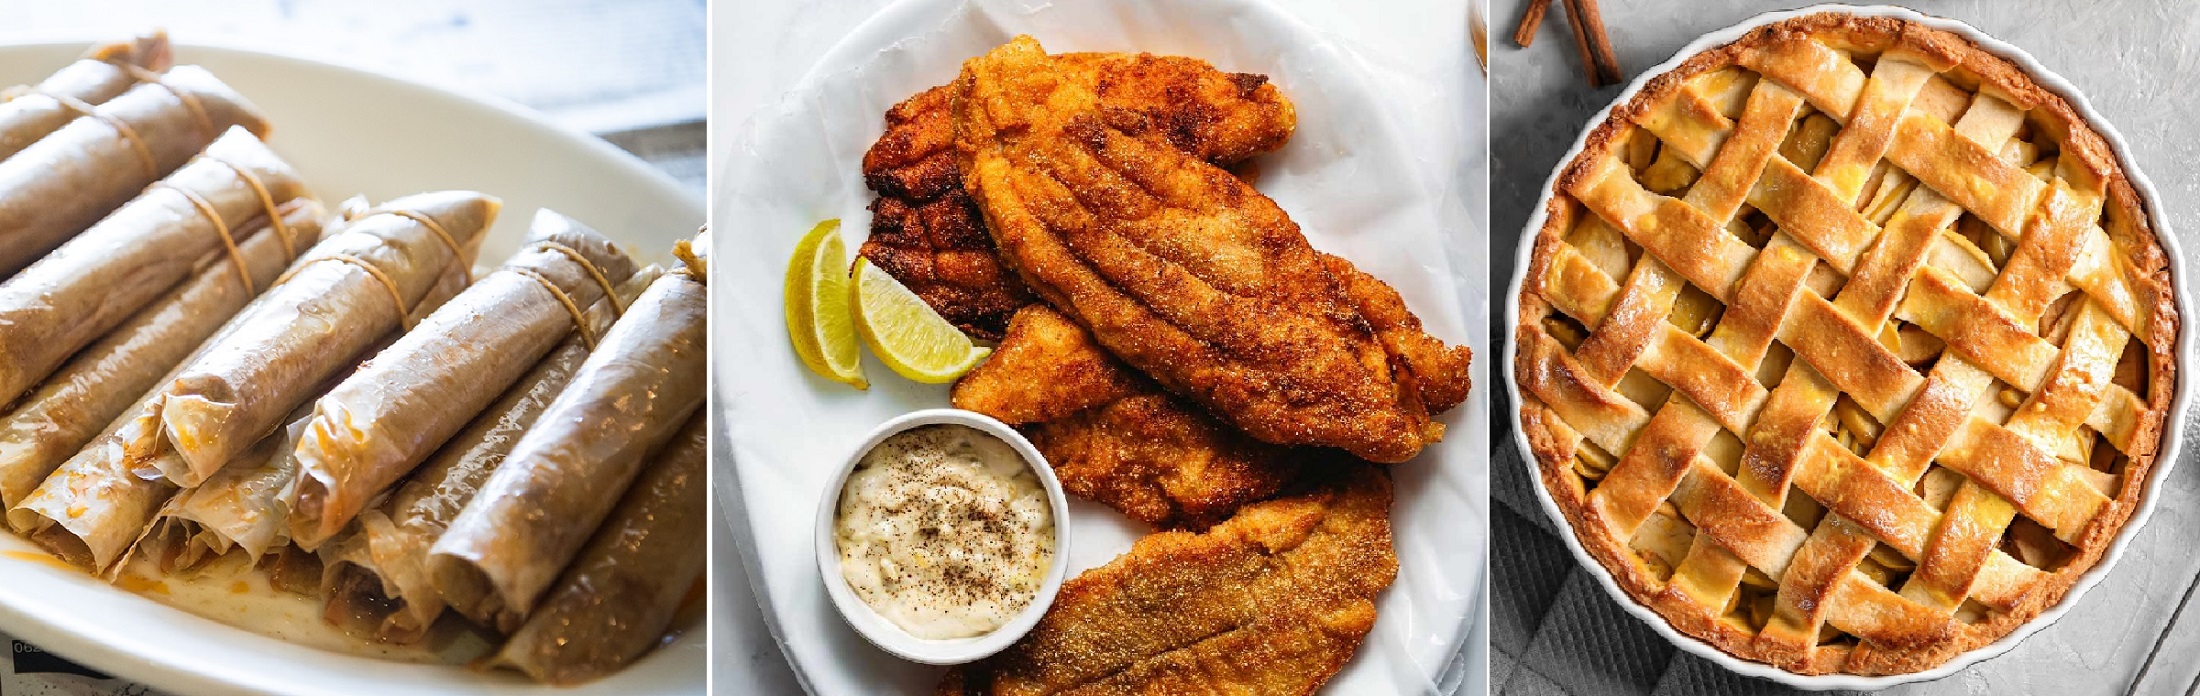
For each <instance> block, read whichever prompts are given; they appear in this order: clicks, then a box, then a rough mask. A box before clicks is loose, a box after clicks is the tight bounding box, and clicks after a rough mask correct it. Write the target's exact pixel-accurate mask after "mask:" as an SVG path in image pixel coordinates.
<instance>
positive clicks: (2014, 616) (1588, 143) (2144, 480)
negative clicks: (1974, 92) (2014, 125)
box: [1513, 12, 2178, 674]
mask: <svg viewBox="0 0 2200 696" xmlns="http://www.w3.org/2000/svg"><path fill="white" fill-rule="evenodd" d="M1804 37H1809V38H1815V39H1817V40H1820V41H1823V42H1826V43H1829V44H1833V45H1835V46H1839V47H1845V48H1855V49H1860V50H1864V51H1874V52H1876V51H1885V50H1888V49H1890V48H1896V47H1900V48H1902V49H1905V50H1908V51H1914V52H1917V53H1919V54H1922V55H1924V56H1926V57H1927V58H1928V59H1930V60H1934V61H1936V62H1941V61H1944V62H1946V63H1950V64H1953V65H1954V69H1953V70H1952V71H1950V72H1948V73H1944V74H1946V75H1950V76H1952V77H1953V78H1954V79H1960V80H1969V81H1974V82H1975V84H1976V86H1978V87H1979V88H1980V89H1982V90H1990V91H1991V92H1992V93H1994V94H1995V95H1996V96H1998V97H2001V98H2003V99H2004V100H2005V101H2009V102H2010V103H2012V104H2015V105H2018V106H2020V107H2023V108H2025V109H2027V110H2029V111H2030V112H2031V113H2030V116H2031V120H2032V121H2033V122H2035V123H2038V122H2043V121H2044V122H2045V123H2046V124H2049V127H2053V128H2059V129H2060V130H2061V131H2062V132H2058V133H2055V135H2056V136H2057V138H2056V140H2057V141H2058V142H2059V143H2060V144H2061V146H2062V148H2063V152H2064V154H2065V157H2066V159H2067V158H2074V159H2075V161H2077V162H2079V163H2082V164H2083V165H2084V166H2085V167H2087V168H2088V169H2090V170H2091V171H2092V172H2093V173H2094V175H2096V176H2099V177H2100V178H2101V179H2102V183H2103V185H2104V188H2105V191H2106V196H2105V201H2104V205H2105V209H2106V210H2105V216H2106V217H2107V218H2108V220H2109V224H2107V225H2104V229H2105V230H2106V231H2107V232H2108V234H2109V237H2110V239H2111V240H2112V241H2113V242H2114V243H2115V245H2116V250H2117V252H2119V253H2121V254H2123V255H2124V257H2125V258H2124V260H2125V261H2126V262H2127V263H2129V267H2128V269H2127V275H2128V276H2129V280H2130V282H2131V286H2132V288H2133V290H2134V292H2135V293H2136V294H2137V295H2138V296H2139V297H2138V298H2137V300H2138V302H2137V305H2138V308H2139V309H2140V311H2141V312H2142V317H2141V318H2140V324H2141V326H2140V327H2138V335H2137V336H2135V338H2136V339H2137V340H2141V341H2143V342H2144V344H2145V345H2146V346H2147V347H2148V348H2149V353H2148V364H2149V367H2150V370H2149V372H2148V374H2149V377H2148V380H2147V387H2146V390H2145V394H2146V410H2145V412H2144V413H2143V414H2142V415H2141V421H2140V422H2139V423H2138V424H2136V426H2135V428H2134V432H2135V435H2134V436H2133V438H2132V441H2133V442H2134V443H2137V444H2135V445H2134V446H2133V448H2132V451H2130V452H2129V453H2128V455H2129V462H2128V463H2127V464H2126V465H2125V467H2124V469H2123V471H2122V472H2121V474H2120V478H2121V480H2122V482H2123V485H2122V486H2121V487H2120V489H2119V490H2118V491H2117V495H2116V496H2115V503H2114V505H2112V506H2110V508H2109V509H2107V510H2106V511H2104V512H2103V513H2101V514H2099V515H2098V516H2096V517H2094V518H2093V519H2092V521H2091V522H2090V523H2088V524H2087V526H2086V527H2085V528H2084V531H2083V532H2082V533H2081V534H2080V535H2079V536H2078V538H2077V539H2076V540H2075V542H2074V544H2073V545H2074V546H2075V547H2076V551H2075V552H2074V553H2073V554H2072V555H2071V556H2070V557H2069V558H2068V560H2067V561H2066V562H2065V565H2063V566H2062V567H2061V568H2059V569H2057V570H2055V571H2052V572H2051V573H2050V574H2048V575H2047V576H2045V577H2043V578H2042V579H2041V580H2040V581H2038V582H2037V583H2036V584H2035V585H2034V586H2033V587H2032V589H2031V590H2030V591H2029V592H2028V593H2027V594H2026V595H2025V596H2024V597H2023V599H2021V600H2019V601H2018V602H2017V603H2016V604H2015V606H2013V607H2011V608H2010V609H2009V610H2007V611H2000V612H1995V613H1993V614H1992V615H1990V617H1989V618H1988V619H1986V620H1984V621H1981V622H1979V623H1976V624H1969V625H1967V626H1964V627H1962V628H1960V629H1959V630H1958V631H1956V632H1955V633H1954V634H1953V635H1951V636H1949V637H1948V638H1946V639H1944V640H1940V641H1937V642H1933V643H1930V644H1925V645H1919V646H1916V647H1915V649H1912V650H1894V649H1886V648H1883V647H1879V646H1874V645H1871V644H1863V645H1861V646H1858V647H1855V648H1853V649H1832V650H1829V649H1819V650H1816V651H1814V652H1815V653H1816V654H1815V655H1813V657H1812V659H1811V661H1810V663H1809V664H1807V665H1793V664H1789V665H1783V666H1784V667H1785V668H1787V669H1790V670H1791V671H1796V672H1800V673H1804V674H1825V673H1836V672H1847V673H1857V674H1900V673H1910V672H1918V671H1923V670H1926V669H1931V668H1933V667H1935V666H1938V665H1940V664H1942V663H1944V662H1946V661H1947V660H1949V659H1952V658H1953V657H1955V656H1957V655H1959V654H1962V653H1964V652H1968V651H1971V650H1975V649H1977V648H1980V647H1982V646H1985V645H1987V644H1988V643H1991V642H1993V641H1995V640H1998V639H2000V638H2001V637H2003V636H2005V635H2007V634H2009V633H2010V632H2011V631H2013V630H2016V629H2017V628H2018V627H2020V626H2022V625H2023V624H2025V623H2027V622H2029V621H2031V620H2033V619H2034V618H2036V617H2037V616H2038V615H2039V614H2040V613H2041V612H2042V611H2044V610H2045V609H2047V608H2048V607H2052V606H2054V605H2056V604H2057V603H2059V602H2060V601H2061V600H2062V598H2063V597H2064V596H2065V595H2066V594H2067V593H2068V592H2069V591H2070V589H2071V588H2072V586H2073V585H2074V584H2075V583H2076V582H2077V581H2078V579H2079V577H2080V576H2081V575H2083V574H2084V573H2085V572H2086V571H2088V570H2090V569H2092V568H2093V567H2094V565H2095V564H2096V563H2097V562H2098V561H2099V559H2100V557H2101V556H2102V554H2103V553H2105V552H2106V551H2107V549H2108V547H2109V545H2110V543H2112V542H2113V541H2114V539H2115V536H2116V534H2117V533H2118V532H2119V531H2121V530H2122V528H2123V526H2124V524H2125V523H2126V522H2127V521H2128V520H2129V517H2130V515H2131V513H2132V512H2133V511H2134V510H2136V509H2137V508H2138V507H2139V505H2140V503H2141V498H2142V496H2144V495H2146V493H2147V488H2148V485H2147V484H2148V477H2149V476H2150V474H2151V472H2152V470H2153V466H2154V464H2155V461H2154V459H2155V456H2156V454H2157V447H2158V443H2159V442H2160V438H2161V434H2162V428H2163V427H2164V425H2165V423H2164V414H2165V413H2166V412H2167V411H2168V408H2169V404H2170V400H2171V397H2172V396H2173V394H2174V391H2175V386H2176V369H2177V367H2178V366H2177V364H2176V355H2177V349H2176V345H2177V341H2176V330H2177V321H2178V315H2177V312H2176V308H2175V304H2174V302H2175V300H2174V296H2173V295H2172V290H2171V288H2172V287H2173V286H2172V285H2171V283H2172V281H2171V279H2170V278H2169V269H2168V263H2167V259H2166V256H2165V255H2164V252H2163V250H2162V247H2161V245H2160V243H2159V242H2158V240H2157V237H2156V233H2155V231H2154V230H2153V229H2152V225H2151V224H2150V218H2149V216H2148V214H2147V210H2146V205H2147V203H2146V202H2145V201H2143V200H2141V199H2140V197H2139V195H2138V193H2137V191H2136V190H2135V188H2134V187H2133V185H2132V183H2131V181H2130V180H2129V178H2128V177H2127V176H2126V174H2125V172H2124V170H2123V167H2122V165H2121V163H2120V161H2119V160H2118V158H2117V157H2116V154H2115V152H2114V150H2113V148H2112V147H2110V145H2109V144H2108V142H2107V140H2106V139H2105V138H2103V137H2102V136H2101V135H2100V133H2099V132H2097V131H2096V130H2095V129H2094V128H2093V126H2092V125H2091V124H2090V123H2088V122H2087V121H2086V120H2085V119H2084V118H2082V117H2081V115H2080V114H2079V113H2078V112H2077V110H2076V108H2075V107H2073V106H2072V105H2071V104H2070V103H2069V102H2068V101H2067V100H2065V99H2064V98H2063V97H2062V96H2061V95H2059V94H2057V93H2056V92H2054V91H2053V90H2050V89H2048V88H2046V87H2044V86H2042V85H2040V84H2039V83H2037V82H2036V81H2034V79H2033V78H2032V76H2031V75H2029V74H2028V73H2026V72H2025V71H2024V70H2023V69H2022V68H2020V67H2019V66H2017V65H2015V64H2014V63H2011V62H2010V61H2008V60H2006V59H2004V58H2002V57H2000V56H1998V55H1995V54H1994V53H1992V52H1990V51H1988V50H1986V49H1984V48H1982V47H1980V46H1978V45H1977V44H1976V43H1974V42H1972V41H1971V40H1969V39H1967V38H1964V37H1962V36H1960V35H1957V34H1953V33H1950V32H1946V31H1942V30H1938V29H1934V28H1931V27H1928V26H1925V25H1922V24H1919V23H1915V22H1911V21H1907V20H1902V19H1895V18H1888V17H1858V16H1852V15H1847V14H1841V13H1830V12H1829V13H1819V14H1813V15H1809V16H1804V17H1798V18H1794V19H1789V20H1784V21H1781V22H1776V23H1772V24H1769V25H1766V26H1763V27H1759V28H1756V29H1754V30H1751V31H1750V32H1748V33H1747V34H1745V35H1744V36H1743V37H1741V38H1740V39H1738V40H1736V41H1735V42H1733V43H1730V44H1726V45H1723V46H1718V47H1714V48H1711V49H1708V50H1706V51H1703V52H1701V53H1698V54H1695V55H1693V56H1690V57H1689V58H1687V59H1685V60H1683V61H1682V62H1681V63H1680V64H1679V65H1678V66H1676V67H1675V68H1673V69H1672V70H1670V71H1668V72H1665V73H1662V74H1659V75H1656V76H1654V77H1652V78H1650V79H1649V80H1648V81H1647V82H1645V83H1644V84H1643V86H1642V88H1641V89H1640V90H1639V91H1638V92H1637V94H1636V95H1635V96H1634V97H1633V98H1632V99H1630V100H1629V101H1628V102H1627V103H1624V104H1618V105H1615V106H1614V107H1613V109H1612V111H1611V113H1610V114H1609V117H1608V118H1606V119H1605V120H1604V121H1602V122H1601V123H1599V124H1597V125H1596V126H1595V127H1594V128H1593V129H1591V130H1590V132H1589V133H1588V134H1587V135H1586V136H1585V139H1584V144H1583V146H1582V150H1581V154H1580V155H1578V156H1576V157H1575V158H1574V159H1572V160H1571V161H1569V162H1567V163H1565V164H1564V165H1563V169H1562V170H1561V172H1560V174H1559V175H1558V176H1557V177H1556V179H1555V182H1554V187H1553V189H1552V191H1551V192H1550V193H1548V194H1547V195H1548V198H1547V199H1546V203H1545V209H1544V212H1545V213H1546V216H1547V217H1546V220H1545V222H1544V225H1543V226H1542V228H1541V229H1539V230H1538V231H1537V233H1536V235H1535V238H1534V240H1533V242H1532V243H1533V252H1532V254H1531V256H1530V260H1529V262H1528V267H1527V269H1526V271H1525V273H1526V275H1525V276H1524V277H1525V278H1526V279H1528V280H1527V282H1525V283H1524V284H1523V287H1522V289H1521V292H1520V297H1519V311H1518V314H1517V316H1516V320H1517V321H1518V322H1519V323H1518V324H1517V325H1516V326H1517V328H1516V331H1515V335H1514V340H1515V345H1516V346H1520V348H1519V353H1518V357H1517V359H1516V360H1515V364H1514V366H1513V369H1514V373H1515V379H1516V380H1521V381H1522V383H1523V384H1525V383H1526V382H1525V380H1527V379H1529V378H1530V377H1531V375H1533V374H1534V373H1536V372H1537V371H1538V370H1539V369H1540V367H1541V366H1540V365H1538V364H1536V362H1535V358H1534V356H1533V355H1532V354H1531V351H1530V350H1529V349H1528V348H1527V347H1526V346H1528V345H1530V344H1531V343H1532V342H1534V341H1539V340H1544V341H1547V340H1549V339H1548V338H1547V337H1545V336H1543V335H1542V331H1541V329H1540V328H1539V324H1540V322H1542V321H1543V320H1544V319H1545V318H1546V317H1549V316H1551V315H1552V314H1554V312H1555V309H1554V307H1553V306H1552V304H1551V303H1550V301H1549V300H1548V299H1547V298H1546V297H1544V296H1543V295H1542V293H1541V289H1540V287H1539V286H1538V283H1537V279H1539V278H1542V277H1544V275H1545V271H1546V269H1547V268H1548V267H1549V265H1550V264H1551V263H1552V255H1553V254H1554V253H1556V251H1557V249H1558V248H1559V246H1560V244H1561V242H1562V240H1563V238H1564V236H1565V234H1566V233H1567V231H1568V230H1570V229H1572V228H1573V227H1574V223H1575V220H1576V218H1577V216H1578V215H1580V214H1582V212H1583V211H1581V209H1580V207H1579V204H1578V203H1576V202H1574V201H1573V199H1572V198H1571V196H1569V195H1567V193H1566V192H1568V191H1571V190H1576V188H1577V186H1579V185H1581V184H1583V183H1585V182H1586V181H1587V180H1588V177H1590V176H1591V173H1592V167H1593V165H1594V163H1595V161H1596V159H1597V157H1596V156H1595V155H1598V154H1601V153H1608V152H1611V151H1613V149H1614V148H1616V147H1619V146H1620V145H1621V143H1622V140H1623V138H1624V136H1625V135H1626V134H1627V129H1628V128H1629V127H1631V126H1632V124H1633V123H1634V122H1635V121H1636V120H1637V119H1638V118H1640V117H1642V116H1644V115H1645V114H1646V113H1648V111H1649V110H1650V109H1651V108H1652V107H1653V106H1655V105H1657V104H1659V103H1661V102H1662V101H1664V100H1668V99H1671V98H1673V97H1674V96H1675V95H1676V94H1677V93H1678V92H1679V91H1680V90H1681V89H1682V88H1683V87H1684V86H1686V85H1687V84H1688V82H1689V81H1690V80H1692V79H1693V78H1695V77H1698V76H1701V75H1705V74H1709V73H1711V72H1714V71H1717V70H1719V69H1722V68H1725V67H1728V66H1733V65H1736V64H1737V62H1738V60H1739V58H1740V57H1741V56H1742V54H1743V53H1744V52H1747V51H1750V50H1753V49H1756V48H1759V47H1762V46H1766V45H1769V44H1772V43H1775V42H1780V41H1787V40H1793V39H1796V38H1804ZM1520 398H1521V402H1522V403H1521V404H1520V411H1519V418H1520V421H1519V424H1520V427H1521V435H1522V437H1523V438H1524V439H1525V441H1526V442H1527V444H1528V447H1529V450H1530V451H1531V452H1532V454H1533V456H1534V457H1535V460H1536V466H1537V471H1538V473H1539V478H1540V480H1541V482H1542V485H1543V488H1544V490H1545V491H1546V492H1548V493H1549V494H1550V496H1551V499H1552V501H1553V502H1554V503H1556V505H1557V507H1558V509H1559V510H1560V512H1561V513H1562V514H1563V515H1564V516H1565V518H1566V521H1567V524H1568V527H1569V528H1570V529H1571V530H1572V533H1573V535H1574V538H1575V539H1576V541H1578V542H1579V543H1580V545H1581V548H1582V549H1583V550H1584V551H1586V552H1587V553H1588V554H1589V555H1590V556H1592V557H1594V558H1595V559H1596V561H1597V562H1598V564H1599V565H1601V566H1603V567H1604V568H1605V569H1606V570H1608V571H1610V573H1611V577H1612V578H1613V580H1614V581H1615V582H1616V584H1617V585H1618V586H1619V587H1620V589H1622V590H1623V591H1625V592H1626V593H1627V595H1628V596H1629V597H1631V598H1633V599H1634V600H1635V601H1636V602H1638V603H1640V604H1641V605H1643V606H1645V607H1648V608H1649V609H1651V610H1652V611H1655V612H1657V613H1658V614H1659V615H1660V616H1661V617H1663V618H1664V619H1665V620H1666V621H1667V622H1668V623H1669V624H1670V625H1671V626H1672V627H1673V628H1675V629H1676V630H1678V631H1680V632H1682V633H1685V634H1687V635H1690V636H1692V637H1695V638H1697V639H1699V640H1702V641H1704V642H1706V643H1708V644H1710V645H1712V646H1713V647H1715V648H1717V649H1719V650H1720V651H1722V652H1725V653H1727V654H1729V655H1734V656H1736V657H1739V658H1742V659H1746V660H1753V661H1759V662H1770V661H1773V660H1772V658H1770V657H1769V656H1768V655H1767V653H1766V652H1765V651H1764V650H1762V649H1761V648H1760V646H1759V645H1758V637H1757V635H1756V634H1754V633H1753V632H1751V631H1749V630H1745V629H1744V628H1743V627H1740V626H1736V625H1734V624H1732V623H1729V622H1727V621H1723V620H1720V619H1719V618H1718V617H1716V616H1714V615H1712V614H1711V613H1710V612H1709V611H1706V610H1705V608H1704V607H1702V606H1700V605H1698V604H1697V603H1695V602H1693V601H1690V600H1688V599H1687V598H1685V597H1683V596H1680V595H1679V594H1678V593H1677V592H1676V591H1674V590H1672V589H1671V588H1670V587H1669V585H1668V583H1666V582H1665V581H1664V580H1662V579H1660V578H1659V577H1658V576H1657V574H1655V573H1654V572H1652V570H1651V569H1650V568H1648V567H1647V566H1645V565H1644V561H1643V560H1642V559H1641V557H1640V556H1639V555H1638V554H1637V552H1635V551H1634V550H1633V549H1631V548H1630V547H1629V545H1628V540H1626V539H1619V538H1615V537H1614V536H1613V535H1611V534H1610V533H1608V532H1606V531H1604V530H1605V526H1604V524H1605V523H1604V521H1603V519H1602V516H1601V515H1600V513H1598V512H1597V511H1596V510H1595V509H1594V508H1593V507H1592V506H1591V505H1590V502H1589V495H1588V490H1587V489H1586V488H1585V487H1584V484H1583V480H1582V478H1581V476H1580V475H1579V474H1577V473H1576V471H1575V470H1574V468H1573V459H1574V456H1575V451H1574V444H1573V443H1575V442H1578V441H1579V439H1580V438H1579V437H1578V436H1577V435H1576V434H1575V433H1574V431H1573V429H1572V428H1571V427H1570V426H1568V425H1567V424H1566V423H1565V422H1564V421H1563V420H1562V419H1560V418H1559V417H1558V416H1557V414H1556V413H1555V412H1554V411H1552V410H1551V408H1550V407H1549V406H1548V405H1546V404H1544V403H1543V402H1541V401H1540V400H1539V399H1537V398H1536V397H1535V396H1534V395H1533V394H1531V393H1528V391H1527V389H1525V388H1523V389H1522V390H1521V396H1520Z"/></svg>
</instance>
